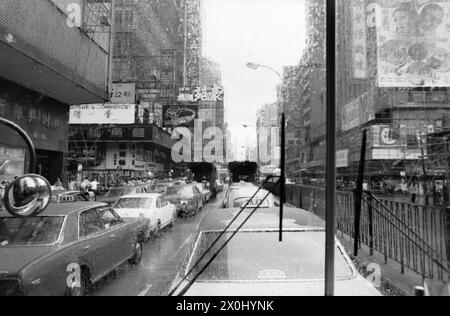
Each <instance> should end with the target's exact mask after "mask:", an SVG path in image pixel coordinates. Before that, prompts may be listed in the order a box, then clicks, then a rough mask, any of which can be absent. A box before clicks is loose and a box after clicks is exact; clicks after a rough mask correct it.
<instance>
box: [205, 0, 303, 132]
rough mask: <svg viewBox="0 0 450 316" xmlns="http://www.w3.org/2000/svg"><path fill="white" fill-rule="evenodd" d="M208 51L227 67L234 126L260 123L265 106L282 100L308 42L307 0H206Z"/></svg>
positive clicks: (230, 119)
mask: <svg viewBox="0 0 450 316" xmlns="http://www.w3.org/2000/svg"><path fill="white" fill-rule="evenodd" d="M202 6H203V28H204V39H203V40H204V55H205V56H206V57H208V58H210V59H212V60H214V61H216V62H218V63H219V64H220V65H221V70H222V76H223V79H222V81H223V84H224V86H225V91H226V111H227V118H226V120H227V122H228V124H229V125H230V126H235V127H237V126H240V125H241V124H248V125H256V111H257V109H258V107H259V106H261V105H263V104H266V103H270V102H275V101H276V86H277V84H278V83H279V80H280V79H279V78H278V77H277V76H276V75H275V74H273V73H271V72H270V71H267V70H258V71H252V70H249V69H248V68H247V67H246V64H247V62H250V61H251V62H257V63H261V64H265V65H268V66H270V67H273V68H275V69H276V70H278V71H279V72H280V73H282V68H283V66H285V65H297V64H298V63H299V61H300V58H301V54H302V50H303V48H304V45H305V31H304V20H305V19H304V0H203V2H202Z"/></svg>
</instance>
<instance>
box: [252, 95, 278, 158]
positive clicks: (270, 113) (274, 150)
mask: <svg viewBox="0 0 450 316" xmlns="http://www.w3.org/2000/svg"><path fill="white" fill-rule="evenodd" d="M278 113H279V106H278V104H277V103H273V104H266V105H263V106H262V107H261V108H260V109H258V113H257V123H256V130H257V136H256V137H257V156H258V159H257V161H258V165H259V166H267V165H274V166H279V164H280V155H279V153H280V151H279V146H280V141H279V136H280V133H279V120H278Z"/></svg>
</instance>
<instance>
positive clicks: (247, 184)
mask: <svg viewBox="0 0 450 316" xmlns="http://www.w3.org/2000/svg"><path fill="white" fill-rule="evenodd" d="M240 188H252V189H255V192H256V190H258V187H257V186H256V185H254V184H253V183H250V182H244V181H241V182H235V183H232V184H231V185H230V186H229V187H228V190H227V192H226V193H225V196H224V198H223V201H222V207H223V208H227V205H228V197H229V195H230V192H232V191H233V190H237V189H240Z"/></svg>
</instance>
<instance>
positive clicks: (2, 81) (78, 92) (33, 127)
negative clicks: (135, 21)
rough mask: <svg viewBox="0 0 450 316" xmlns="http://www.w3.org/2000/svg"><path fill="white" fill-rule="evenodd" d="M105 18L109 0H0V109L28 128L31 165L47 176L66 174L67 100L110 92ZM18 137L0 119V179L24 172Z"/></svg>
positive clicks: (103, 96)
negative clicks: (32, 146)
mask: <svg viewBox="0 0 450 316" xmlns="http://www.w3.org/2000/svg"><path fill="white" fill-rule="evenodd" d="M83 12H84V14H83ZM110 21H111V1H109V0H104V1H101V0H99V1H89V0H84V1H82V0H73V1H70V2H69V1H63V0H42V1H16V0H2V1H1V2H0V29H1V30H2V35H1V37H0V56H1V58H0V69H1V71H0V116H1V117H3V118H6V119H9V120H12V121H13V122H15V123H17V124H18V125H19V126H21V127H22V128H24V129H25V131H26V132H27V133H28V134H29V135H30V137H31V139H32V140H33V142H34V144H35V146H36V149H37V156H38V157H37V170H33V172H35V173H39V174H41V175H43V176H45V177H46V178H47V179H48V180H49V181H50V182H52V183H54V182H55V181H56V179H57V178H59V177H63V176H64V157H65V156H66V155H67V151H68V144H67V139H68V138H69V124H68V123H69V122H68V120H69V106H70V105H72V104H82V103H95V102H105V101H106V100H107V99H108V85H109V82H108V79H107V78H108V72H109V67H108V64H109V60H110V53H109V52H110V49H109V47H110V42H109V39H110V36H109V34H110V30H111V28H110V27H111V24H110ZM22 144H23V141H22V140H21V139H20V138H19V137H18V136H17V135H16V133H15V132H13V131H12V130H10V129H8V128H5V127H3V126H0V162H1V163H0V164H2V168H1V169H2V170H1V171H0V179H1V180H5V179H6V180H11V179H12V178H13V177H14V176H20V175H22V174H23V173H24V172H28V163H29V161H28V159H29V158H28V157H29V153H28V152H27V150H26V148H25V146H24V145H22Z"/></svg>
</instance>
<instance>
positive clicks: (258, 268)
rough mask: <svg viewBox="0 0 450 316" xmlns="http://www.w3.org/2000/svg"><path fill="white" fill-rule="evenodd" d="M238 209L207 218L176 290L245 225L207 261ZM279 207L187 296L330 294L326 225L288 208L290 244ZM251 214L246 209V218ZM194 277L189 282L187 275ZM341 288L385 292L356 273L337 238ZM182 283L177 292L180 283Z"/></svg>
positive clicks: (235, 242) (262, 216) (255, 221)
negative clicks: (280, 231) (327, 287)
mask: <svg viewBox="0 0 450 316" xmlns="http://www.w3.org/2000/svg"><path fill="white" fill-rule="evenodd" d="M236 211H237V209H236V208H233V209H228V210H214V211H211V212H209V213H208V214H207V215H205V217H204V219H203V220H202V222H201V224H200V227H199V229H198V231H197V232H196V234H195V237H194V239H193V241H192V243H191V245H190V247H189V251H188V255H187V258H186V260H185V261H184V262H185V264H184V265H183V266H182V267H181V269H180V271H179V273H178V275H177V276H176V278H175V280H174V283H173V286H172V291H174V293H173V294H174V295H177V294H180V293H181V291H183V289H184V287H186V286H187V284H188V283H189V281H191V280H192V277H193V276H194V275H196V274H197V273H199V272H200V270H201V269H202V268H204V266H205V264H206V263H207V262H208V261H209V260H210V259H211V258H212V257H213V256H215V255H216V251H217V250H218V249H220V248H221V246H222V245H223V244H224V242H225V241H226V240H228V239H229V238H230V237H231V234H232V233H233V232H235V231H236V229H237V227H238V225H240V224H241V222H242V221H239V220H238V221H237V222H236V223H235V224H233V225H232V226H231V228H230V230H229V232H227V233H225V234H224V236H223V237H222V238H221V239H220V240H219V243H218V244H217V245H216V246H215V247H213V250H212V251H211V252H209V253H208V254H207V255H206V256H205V257H204V259H203V260H202V262H201V263H200V264H199V265H198V266H197V267H196V268H194V265H195V263H196V262H197V261H198V260H199V259H200V258H201V257H202V255H203V254H204V252H205V250H206V249H208V248H209V247H210V246H211V244H212V242H213V241H214V240H215V239H217V237H219V235H220V234H221V232H222V230H223V229H224V226H225V225H226V224H227V223H229V222H230V221H231V219H232V218H233V217H234V216H235V215H236ZM278 211H279V210H278V209H277V208H268V209H261V210H258V212H256V213H255V214H254V215H253V217H252V218H251V219H250V220H249V221H248V222H247V223H246V224H245V226H244V227H243V228H242V230H240V231H239V232H238V233H237V234H236V236H235V237H234V238H233V239H232V240H231V241H230V242H229V243H228V244H227V245H226V246H225V248H224V249H223V250H222V252H221V253H219V255H218V256H216V257H215V259H214V261H212V263H211V265H209V266H208V267H207V268H206V270H205V271H203V273H202V274H200V276H199V278H198V279H196V280H194V283H193V284H192V286H191V287H190V288H189V289H188V290H187V291H186V293H185V295H187V296H205V295H206V296H223V297H227V296H256V297H258V296H320V295H323V294H324V293H325V291H324V287H325V228H324V226H325V224H324V222H323V221H322V220H321V219H319V218H318V217H316V216H314V215H312V214H311V213H308V212H306V211H303V210H300V209H292V208H287V209H285V220H284V229H285V232H284V240H283V242H282V243H280V242H279V241H278V229H279V228H278V223H279V216H278ZM246 215H248V211H244V213H243V214H241V217H242V218H244V217H245V216H246ZM191 268H194V270H193V273H192V274H191V275H190V276H188V278H187V280H186V281H183V278H184V276H185V275H186V273H187V271H189V270H191ZM335 280H336V282H335V290H336V295H338V296H352V295H355V296H365V295H368V296H379V295H380V293H379V292H378V291H377V290H376V289H375V287H374V286H372V285H371V284H370V283H369V282H368V281H367V280H366V279H364V278H363V277H362V276H361V275H360V274H359V273H358V272H357V270H356V268H355V266H354V265H353V263H352V261H351V259H350V257H349V256H348V255H347V253H346V252H345V249H344V248H343V246H342V245H341V244H340V243H339V241H338V240H336V260H335ZM178 284H181V286H180V287H178V289H177V285H178Z"/></svg>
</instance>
